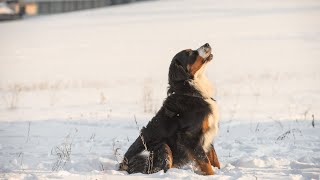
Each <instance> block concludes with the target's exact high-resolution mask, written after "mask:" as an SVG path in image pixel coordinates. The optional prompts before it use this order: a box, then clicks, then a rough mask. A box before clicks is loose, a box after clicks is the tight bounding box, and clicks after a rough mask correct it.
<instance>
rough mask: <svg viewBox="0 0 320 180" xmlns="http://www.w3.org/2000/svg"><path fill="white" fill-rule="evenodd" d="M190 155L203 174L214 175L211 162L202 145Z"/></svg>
mask: <svg viewBox="0 0 320 180" xmlns="http://www.w3.org/2000/svg"><path fill="white" fill-rule="evenodd" d="M190 154H191V156H192V158H193V159H194V160H195V161H196V163H197V164H198V165H199V167H200V169H201V171H202V172H203V173H205V174H206V175H213V174H214V172H213V169H212V167H211V163H210V160H209V158H208V156H207V155H206V153H205V151H204V149H203V148H202V146H201V145H197V146H196V148H194V150H191V152H190Z"/></svg>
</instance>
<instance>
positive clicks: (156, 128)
mask: <svg viewBox="0 0 320 180" xmlns="http://www.w3.org/2000/svg"><path fill="white" fill-rule="evenodd" d="M211 59H212V55H211V47H210V46H209V44H205V45H203V46H201V47H200V48H199V49H197V50H189V49H188V50H184V51H181V52H179V53H177V54H176V55H175V56H174V57H173V60H172V62H171V64H170V67H169V88H168V97H167V98H166V99H165V101H164V102H163V106H162V107H161V108H160V110H159V111H158V112H157V114H156V115H155V116H154V117H153V118H152V119H151V121H150V122H149V123H148V124H147V126H146V127H144V128H142V130H141V136H139V137H138V138H137V139H136V141H135V142H134V143H133V144H132V145H131V146H130V147H129V149H128V151H127V152H126V153H125V155H124V160H123V162H122V163H121V164H120V170H126V171H127V172H129V173H137V172H140V173H146V174H149V173H154V172H157V171H160V170H164V171H165V172H166V171H167V170H168V169H170V168H171V167H181V166H183V165H185V164H186V163H188V162H190V161H195V162H196V164H198V165H199V167H200V169H201V170H202V171H203V173H204V174H207V175H211V174H213V170H212V168H211V165H214V166H217V167H220V164H219V162H218V159H217V157H216V153H215V150H214V147H213V145H212V141H213V139H214V138H215V136H216V135H217V133H218V110H217V105H216V102H215V101H214V100H213V99H211V97H212V95H213V88H212V85H211V84H210V82H209V80H208V78H207V77H206V75H205V69H206V66H207V64H208V63H209V62H210V61H211ZM194 72H195V73H194ZM141 137H143V140H142V138H141ZM145 145H146V148H147V149H145ZM146 150H147V151H148V152H149V155H147V156H146V155H143V153H141V152H143V151H146ZM150 154H151V155H150ZM150 166H152V167H150Z"/></svg>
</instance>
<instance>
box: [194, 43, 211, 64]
mask: <svg viewBox="0 0 320 180" xmlns="http://www.w3.org/2000/svg"><path fill="white" fill-rule="evenodd" d="M197 51H198V53H199V56H201V57H202V58H203V59H205V60H208V61H210V60H211V59H212V54H211V46H210V44H209V43H206V44H204V45H203V46H201V47H200V48H199V49H197Z"/></svg>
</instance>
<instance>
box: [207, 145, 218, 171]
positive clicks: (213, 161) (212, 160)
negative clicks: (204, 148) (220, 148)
mask: <svg viewBox="0 0 320 180" xmlns="http://www.w3.org/2000/svg"><path fill="white" fill-rule="evenodd" d="M207 156H208V158H209V160H210V163H211V164H212V165H213V166H214V167H217V168H218V169H220V162H219V160H218V156H217V153H216V151H215V149H214V146H212V148H211V149H210V151H209V152H208V153H207Z"/></svg>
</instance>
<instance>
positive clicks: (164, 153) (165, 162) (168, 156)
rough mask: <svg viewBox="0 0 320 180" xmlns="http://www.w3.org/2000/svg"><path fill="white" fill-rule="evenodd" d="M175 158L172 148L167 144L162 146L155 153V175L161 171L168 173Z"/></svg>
mask: <svg viewBox="0 0 320 180" xmlns="http://www.w3.org/2000/svg"><path fill="white" fill-rule="evenodd" d="M172 162H173V156H172V152H171V149H170V147H169V146H168V145H167V144H166V143H163V144H160V146H159V147H158V148H157V149H156V150H155V151H154V157H153V166H154V167H153V168H152V169H153V173H155V172H158V171H161V170H162V169H163V171H164V172H167V171H168V169H170V168H171V167H172Z"/></svg>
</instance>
